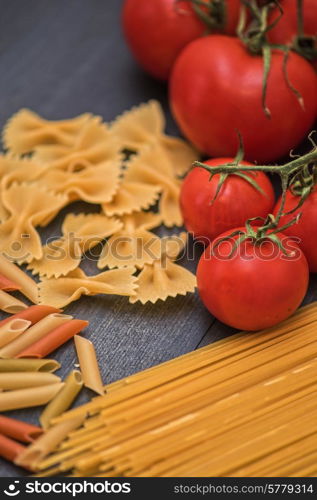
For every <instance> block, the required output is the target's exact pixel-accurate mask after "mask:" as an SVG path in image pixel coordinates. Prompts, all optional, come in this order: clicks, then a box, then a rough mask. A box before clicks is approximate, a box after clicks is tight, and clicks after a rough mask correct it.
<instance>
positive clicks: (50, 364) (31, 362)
mask: <svg viewBox="0 0 317 500" xmlns="http://www.w3.org/2000/svg"><path fill="white" fill-rule="evenodd" d="M60 367H61V365H60V364H59V363H58V362H57V361H55V360H54V359H0V373H3V372H29V371H30V372H55V371H56V370H58V369H59V368H60Z"/></svg>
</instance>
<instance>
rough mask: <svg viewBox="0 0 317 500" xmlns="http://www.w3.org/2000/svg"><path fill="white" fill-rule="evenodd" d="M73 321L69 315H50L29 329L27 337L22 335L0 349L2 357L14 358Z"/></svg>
mask: <svg viewBox="0 0 317 500" xmlns="http://www.w3.org/2000/svg"><path fill="white" fill-rule="evenodd" d="M71 319H72V316H69V315H67V314H59V313H53V314H49V315H48V316H46V317H45V318H43V319H41V320H40V321H38V322H37V323H35V325H33V326H32V327H31V328H29V329H28V330H27V332H26V333H25V335H20V337H18V338H16V339H15V340H13V342H10V344H8V345H7V346H5V347H3V348H2V349H0V357H1V358H14V357H15V356H16V355H17V354H19V353H20V352H22V351H23V350H24V349H26V348H27V347H29V346H30V345H32V344H34V342H37V341H38V340H39V339H41V338H43V337H45V335H47V334H48V333H49V332H51V331H52V330H54V329H55V328H56V327H57V326H59V325H62V324H64V323H66V322H67V321H70V320H71Z"/></svg>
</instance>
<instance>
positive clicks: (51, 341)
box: [16, 319, 89, 358]
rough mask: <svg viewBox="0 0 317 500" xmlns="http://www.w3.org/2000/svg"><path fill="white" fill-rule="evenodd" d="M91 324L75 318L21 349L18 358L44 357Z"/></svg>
mask: <svg viewBox="0 0 317 500" xmlns="http://www.w3.org/2000/svg"><path fill="white" fill-rule="evenodd" d="M88 325H89V322H88V321H84V320H81V319H73V320H71V321H68V322H67V323H64V324H63V325H60V326H58V327H57V328H55V329H54V330H52V331H51V332H49V333H48V334H47V335H45V337H43V338H41V339H39V340H38V341H37V342H34V344H32V345H30V346H29V347H27V348H26V349H24V350H23V351H21V352H20V353H19V354H18V355H17V356H16V357H17V358H44V357H45V356H46V355H47V354H50V353H51V352H53V351H55V349H57V348H58V347H59V346H61V345H63V344H65V342H67V340H69V339H70V338H72V337H74V335H76V334H77V333H79V332H81V330H83V329H84V328H85V327H86V326H88Z"/></svg>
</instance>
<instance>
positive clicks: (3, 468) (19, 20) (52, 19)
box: [0, 0, 317, 476]
mask: <svg viewBox="0 0 317 500" xmlns="http://www.w3.org/2000/svg"><path fill="white" fill-rule="evenodd" d="M121 4H122V0H67V1H65V0H28V1H27V2H21V0H0V13H1V15H0V103H1V105H0V126H1V127H2V126H3V125H4V123H5V122H6V120H7V119H8V118H9V117H10V116H11V115H12V114H13V113H14V112H16V111H17V110H19V109H20V108H22V107H28V108H31V109H34V110H35V111H37V112H38V113H40V114H42V115H43V116H45V117H47V118H51V119H60V118H65V117H71V116H75V115H77V114H79V113H83V112H86V111H91V112H94V113H96V114H100V115H102V116H103V117H104V119H105V120H112V119H113V118H114V117H115V116H116V115H117V114H119V113H121V112H122V111H123V110H125V109H128V108H130V107H132V106H133V105H136V104H138V103H140V102H144V101H147V100H148V99H150V98H156V99H158V100H160V102H161V103H162V105H163V107H164V109H165V111H166V114H167V130H168V132H169V133H171V134H175V135H176V134H177V133H178V132H177V128H176V125H175V123H174V122H173V120H172V118H171V116H170V113H169V111H168V104H167V91H166V87H165V86H164V85H163V84H160V83H158V82H156V81H154V80H152V79H151V78H149V77H148V76H146V75H145V74H143V73H142V71H141V70H139V68H138V67H137V66H136V64H135V63H134V61H133V59H132V57H131V56H130V54H129V52H128V49H127V48H126V46H125V43H124V40H123V37H122V34H121V31H120V9H121ZM96 210H98V207H95V206H89V205H87V204H82V203H76V204H74V205H73V206H72V207H69V208H67V209H65V210H64V211H63V212H62V213H61V214H60V215H59V217H58V218H57V219H56V220H55V221H53V222H52V223H51V224H50V226H48V228H46V229H45V231H43V232H42V237H43V240H44V239H45V237H46V236H47V235H50V236H53V235H54V236H56V237H57V236H59V234H60V224H61V221H62V220H63V217H64V216H65V214H66V213H68V212H70V211H75V212H76V213H80V212H83V211H85V212H90V211H96ZM159 233H160V234H161V233H162V230H161V231H159ZM183 264H184V265H185V266H186V267H187V268H189V269H191V270H195V267H196V264H197V258H196V259H195V260H192V261H188V260H186V258H185V259H183ZM83 267H84V268H85V270H86V271H88V272H89V273H91V274H93V273H94V272H95V271H97V269H96V265H95V262H93V261H91V260H90V261H88V260H86V262H84V264H83ZM294 286H296V284H294ZM316 298H317V283H316V279H315V278H314V279H312V285H311V288H310V292H309V294H308V297H307V301H312V300H316ZM67 312H68V313H70V314H73V315H74V316H76V317H78V318H82V319H88V320H89V321H90V326H89V328H88V329H87V331H86V335H87V337H89V339H91V340H92V341H93V342H94V344H95V346H96V349H97V353H98V359H99V362H100V367H101V371H102V375H103V378H104V381H105V382H112V381H114V380H116V379H118V378H121V377H124V376H127V375H129V374H131V373H134V372H136V371H139V370H143V369H145V368H148V367H150V366H152V365H155V364H157V363H160V362H162V361H165V360H167V359H171V358H174V357H176V356H179V355H181V354H184V353H186V352H188V351H191V350H193V349H196V348H197V347H199V346H201V345H206V344H207V343H210V342H213V341H214V340H216V339H219V338H222V337H224V336H227V335H231V334H232V333H234V330H232V329H231V328H228V327H226V326H224V325H222V324H220V323H219V322H218V321H215V319H214V318H213V317H212V316H211V315H210V314H209V313H208V312H207V311H206V310H205V309H204V307H203V306H202V304H201V303H200V301H199V299H198V296H197V294H193V295H188V296H187V297H185V298H184V297H177V298H176V299H168V300H167V301H166V302H165V303H162V302H160V303H158V304H156V305H151V304H149V305H146V306H139V305H137V304H135V305H131V304H129V303H128V300H127V299H126V298H116V297H111V296H102V297H101V296H100V297H99V296H98V297H94V298H92V297H90V298H82V299H81V300H80V301H79V302H77V303H74V304H72V305H71V306H70V307H68V308H67ZM54 358H56V359H58V360H59V361H60V362H61V363H62V368H61V370H59V372H58V374H60V375H61V376H64V375H65V374H66V373H67V372H68V371H69V370H71V369H72V368H73V366H74V363H75V362H76V358H75V352H74V347H73V343H72V342H68V343H67V344H66V345H65V346H63V347H61V348H60V349H59V350H58V351H57V353H56V355H55V354H54ZM90 395H91V394H90V393H89V391H88V390H87V391H83V394H82V395H81V396H80V398H79V399H78V401H77V404H81V403H82V402H84V401H85V400H87V399H88V397H89V396H90ZM8 414H9V415H12V416H16V417H18V418H22V419H26V420H27V421H30V422H34V423H35V422H36V421H37V416H38V414H39V410H37V409H30V410H24V411H17V412H8ZM0 472H1V474H2V475H3V476H11V475H21V474H23V471H21V470H19V469H17V468H14V467H12V466H11V465H8V464H6V463H4V461H2V462H0Z"/></svg>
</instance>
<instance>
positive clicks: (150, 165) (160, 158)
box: [125, 146, 183, 227]
mask: <svg viewBox="0 0 317 500" xmlns="http://www.w3.org/2000/svg"><path fill="white" fill-rule="evenodd" d="M125 180H126V181H127V182H142V183H145V184H151V185H155V186H157V185H159V186H161V188H162V196H161V199H160V203H159V212H160V215H161V217H162V222H163V223H164V224H165V225H166V226H167V227H172V226H181V225H182V224H183V218H182V214H181V210H180V206H179V196H180V182H179V181H177V180H176V179H175V178H174V176H173V171H172V167H171V164H170V161H169V159H168V158H167V156H166V154H165V153H164V151H163V150H162V149H161V148H160V147H159V146H153V147H151V148H150V147H148V148H144V149H143V150H142V151H141V152H140V154H139V155H136V156H134V157H133V158H132V159H131V160H130V161H129V162H128V167H127V171H126V173H125Z"/></svg>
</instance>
